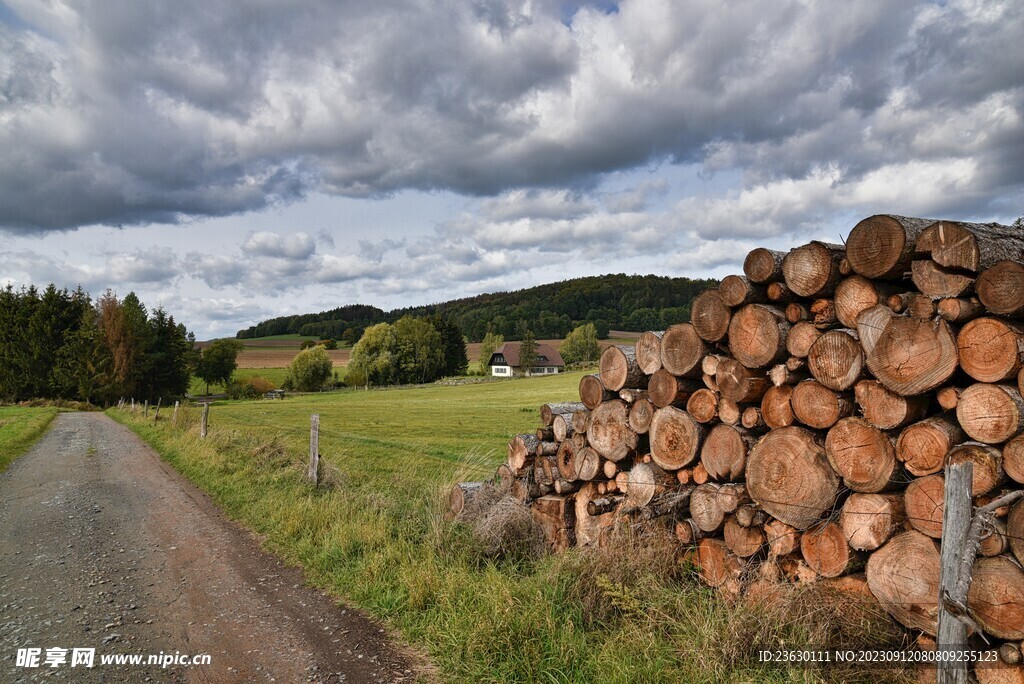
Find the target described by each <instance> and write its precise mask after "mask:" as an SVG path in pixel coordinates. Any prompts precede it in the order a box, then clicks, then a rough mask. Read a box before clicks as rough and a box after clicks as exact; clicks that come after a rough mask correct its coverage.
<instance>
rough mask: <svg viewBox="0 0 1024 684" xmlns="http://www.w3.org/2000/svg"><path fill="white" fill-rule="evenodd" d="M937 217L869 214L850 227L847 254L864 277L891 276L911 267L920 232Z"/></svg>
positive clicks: (879, 277)
mask: <svg viewBox="0 0 1024 684" xmlns="http://www.w3.org/2000/svg"><path fill="white" fill-rule="evenodd" d="M933 223H934V221H933V220H931V219H920V218H911V217H907V216H893V215H884V214H880V215H876V216H870V217H868V218H866V219H864V220H863V221H861V222H860V223H858V224H857V225H856V226H854V228H853V230H852V231H850V235H849V237H848V238H847V239H846V258H847V259H848V260H849V262H850V267H851V268H852V269H853V270H854V272H856V273H857V274H859V275H862V276H864V277H865V278H872V279H881V280H892V279H896V278H901V277H902V276H903V274H904V273H906V272H907V271H908V270H910V262H911V260H912V259H913V256H914V252H915V248H916V242H917V238H918V236H919V235H920V234H921V233H922V232H923V231H924V230H925V229H926V228H927V227H928V226H930V225H931V224H933Z"/></svg>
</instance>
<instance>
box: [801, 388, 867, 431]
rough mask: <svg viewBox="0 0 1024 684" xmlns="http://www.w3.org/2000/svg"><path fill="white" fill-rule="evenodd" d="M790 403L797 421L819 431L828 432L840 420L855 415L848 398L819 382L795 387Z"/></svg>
mask: <svg viewBox="0 0 1024 684" xmlns="http://www.w3.org/2000/svg"><path fill="white" fill-rule="evenodd" d="M789 403H790V405H791V406H792V407H793V413H794V415H796V419H797V420H799V421H800V422H801V423H803V424H804V425H806V426H807V427H811V428H815V429H817V430H827V429H828V428H830V427H832V426H833V425H835V424H836V423H837V422H838V421H839V419H841V418H845V417H846V416H849V415H852V414H853V402H852V401H850V398H849V397H848V396H846V395H845V394H840V393H839V392H835V391H833V390H830V389H828V388H827V387H825V386H824V385H822V384H821V383H819V382H818V381H817V380H805V381H804V382H801V383H800V384H799V385H797V386H796V387H794V388H793V396H792V397H790V400H789Z"/></svg>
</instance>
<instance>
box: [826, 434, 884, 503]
mask: <svg viewBox="0 0 1024 684" xmlns="http://www.w3.org/2000/svg"><path fill="white" fill-rule="evenodd" d="M825 455H826V456H828V462H829V464H830V465H831V466H832V468H833V469H835V471H836V472H837V473H839V475H840V477H842V478H843V484H845V485H846V486H847V487H848V488H850V489H852V490H853V491H855V492H862V493H867V494H873V493H876V492H881V491H883V490H886V489H892V488H893V487H895V486H896V485H897V484H898V482H897V479H898V478H900V477H901V476H902V475H903V473H902V472H901V471H900V468H899V467H898V465H897V463H896V447H895V445H894V444H893V440H892V438H891V437H889V435H887V434H885V433H884V432H882V431H881V430H879V429H878V428H876V427H875V426H873V425H871V424H870V423H869V422H867V421H866V420H864V419H863V418H856V417H850V418H843V419H842V420H840V421H839V422H838V423H836V424H835V426H834V427H832V429H830V430H829V431H828V436H826V438H825Z"/></svg>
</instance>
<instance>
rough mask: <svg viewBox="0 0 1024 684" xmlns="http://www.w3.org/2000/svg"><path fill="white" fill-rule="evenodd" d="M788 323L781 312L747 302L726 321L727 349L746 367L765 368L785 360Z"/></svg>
mask: <svg viewBox="0 0 1024 684" xmlns="http://www.w3.org/2000/svg"><path fill="white" fill-rule="evenodd" d="M789 327H790V326H789V323H788V322H787V321H786V316H785V314H784V313H783V312H782V311H779V310H778V309H776V308H774V307H770V306H766V305H764V304H748V305H747V306H744V307H743V308H742V309H739V310H738V311H736V312H734V313H733V315H732V320H731V321H730V322H729V350H730V352H732V355H733V357H735V359H736V360H737V361H739V362H740V363H742V364H743V365H744V366H746V367H747V368H751V369H754V368H765V367H767V366H771V365H773V364H776V363H779V362H780V361H783V360H785V358H786V356H787V355H788V354H787V352H786V336H787V334H788V333H789Z"/></svg>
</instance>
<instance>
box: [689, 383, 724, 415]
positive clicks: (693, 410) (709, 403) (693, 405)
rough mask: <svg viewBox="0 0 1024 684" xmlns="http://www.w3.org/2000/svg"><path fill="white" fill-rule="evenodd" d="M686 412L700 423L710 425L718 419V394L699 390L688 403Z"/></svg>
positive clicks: (707, 390) (691, 396)
mask: <svg viewBox="0 0 1024 684" xmlns="http://www.w3.org/2000/svg"><path fill="white" fill-rule="evenodd" d="M686 412H687V413H689V414H690V416H691V417H692V418H693V419H694V420H695V421H697V422H698V423H710V422H711V421H713V420H715V419H716V418H717V417H718V393H717V392H713V391H712V390H709V389H699V390H697V391H696V392H694V393H693V394H691V395H690V398H689V399H687V401H686Z"/></svg>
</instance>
